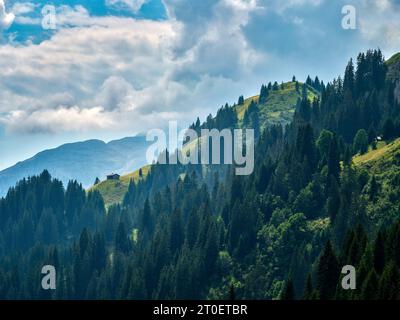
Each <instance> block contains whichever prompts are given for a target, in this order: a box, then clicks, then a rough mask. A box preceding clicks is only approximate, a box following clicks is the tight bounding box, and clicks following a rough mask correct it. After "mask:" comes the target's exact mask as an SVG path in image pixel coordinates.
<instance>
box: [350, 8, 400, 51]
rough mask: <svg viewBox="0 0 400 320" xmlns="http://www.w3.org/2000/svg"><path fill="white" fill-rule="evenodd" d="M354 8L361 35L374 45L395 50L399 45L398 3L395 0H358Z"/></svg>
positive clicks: (399, 21)
mask: <svg viewBox="0 0 400 320" xmlns="http://www.w3.org/2000/svg"><path fill="white" fill-rule="evenodd" d="M356 8H357V18H358V22H359V28H360V32H361V35H362V37H363V38H364V39H365V40H367V41H368V42H369V43H371V44H372V45H373V46H374V47H380V48H384V49H385V50H386V51H387V52H390V53H395V52H397V51H398V50H399V47H400V19H399V16H400V4H399V3H398V2H397V3H396V1H395V0H359V2H358V3H357V6H356Z"/></svg>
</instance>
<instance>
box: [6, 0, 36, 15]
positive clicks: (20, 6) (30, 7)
mask: <svg viewBox="0 0 400 320" xmlns="http://www.w3.org/2000/svg"><path fill="white" fill-rule="evenodd" d="M36 7H37V5H35V4H34V3H32V2H16V3H15V4H14V5H13V7H12V9H11V11H12V13H14V14H15V15H16V16H19V15H24V14H27V13H32V12H33V11H34V10H35V8H36Z"/></svg>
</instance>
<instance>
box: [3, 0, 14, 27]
mask: <svg viewBox="0 0 400 320" xmlns="http://www.w3.org/2000/svg"><path fill="white" fill-rule="evenodd" d="M14 19H15V15H14V14H13V13H7V12H6V5H5V3H4V0H0V32H1V31H2V30H7V29H8V28H9V27H10V26H11V25H12V23H13V22H14Z"/></svg>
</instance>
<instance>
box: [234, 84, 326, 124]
mask: <svg viewBox="0 0 400 320" xmlns="http://www.w3.org/2000/svg"><path fill="white" fill-rule="evenodd" d="M299 84H300V89H299V92H297V91H296V83H295V82H287V83H284V88H283V89H281V88H280V86H279V90H277V91H270V93H269V95H268V98H267V101H266V103H265V104H261V105H259V109H260V123H261V127H262V128H265V127H266V126H268V125H273V124H279V123H280V124H283V125H285V124H288V123H289V122H290V121H291V120H292V118H293V115H294V112H295V106H296V103H297V100H298V99H299V98H301V92H302V88H303V86H304V85H305V84H303V83H299ZM307 92H308V98H309V99H310V100H311V101H312V100H314V98H316V97H317V96H318V92H317V91H316V90H315V89H314V88H312V87H310V86H307ZM258 99H259V96H253V97H250V98H248V99H246V100H245V102H244V104H243V105H237V106H235V109H236V113H237V115H238V119H239V124H241V123H242V121H243V117H244V114H245V112H246V110H247V108H248V107H249V105H250V103H251V101H252V100H254V101H255V102H258Z"/></svg>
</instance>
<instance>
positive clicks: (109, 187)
mask: <svg viewBox="0 0 400 320" xmlns="http://www.w3.org/2000/svg"><path fill="white" fill-rule="evenodd" d="M150 167H151V166H150V165H146V166H144V167H142V168H141V169H142V177H139V169H138V170H136V171H135V172H133V173H129V174H127V175H124V176H121V178H120V179H119V180H104V181H101V182H100V183H98V184H96V185H94V186H93V187H91V188H90V189H89V190H88V191H94V190H97V191H99V192H100V194H101V195H102V197H103V199H104V203H105V204H106V206H107V207H108V206H110V205H111V204H114V203H120V202H121V201H122V200H123V199H124V195H125V193H126V192H127V190H128V186H129V182H130V181H131V180H134V181H135V182H136V183H137V182H138V181H139V179H144V178H146V175H147V174H148V172H149V170H150Z"/></svg>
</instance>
